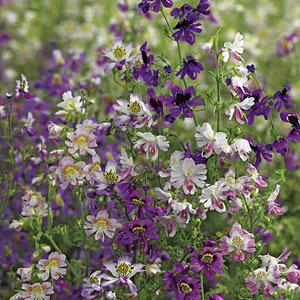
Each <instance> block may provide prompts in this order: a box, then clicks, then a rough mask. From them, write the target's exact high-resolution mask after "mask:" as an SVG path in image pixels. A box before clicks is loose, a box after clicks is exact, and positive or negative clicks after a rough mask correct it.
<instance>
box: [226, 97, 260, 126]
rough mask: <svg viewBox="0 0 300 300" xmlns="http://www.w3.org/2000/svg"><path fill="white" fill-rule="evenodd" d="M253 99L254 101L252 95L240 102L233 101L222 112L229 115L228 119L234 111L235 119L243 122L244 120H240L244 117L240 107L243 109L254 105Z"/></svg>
mask: <svg viewBox="0 0 300 300" xmlns="http://www.w3.org/2000/svg"><path fill="white" fill-rule="evenodd" d="M254 101H255V99H254V97H248V98H246V99H244V100H243V101H242V102H239V103H234V104H232V105H230V107H229V108H228V109H227V110H225V112H224V113H225V115H227V116H229V120H231V119H232V117H233V114H234V112H235V117H236V120H237V121H238V122H239V123H240V124H244V123H245V122H244V121H243V120H242V119H243V117H244V113H243V111H242V109H243V110H244V111H246V110H249V109H250V108H251V107H252V106H253V105H254Z"/></svg>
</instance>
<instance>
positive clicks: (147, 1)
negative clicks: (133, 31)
mask: <svg viewBox="0 0 300 300" xmlns="http://www.w3.org/2000/svg"><path fill="white" fill-rule="evenodd" d="M161 4H162V5H163V6H164V7H166V8H171V7H172V6H173V1H172V0H143V1H142V2H141V3H140V4H139V5H138V8H140V9H142V11H143V13H147V12H148V11H149V10H152V11H154V12H156V13H158V12H159V11H160V5H161Z"/></svg>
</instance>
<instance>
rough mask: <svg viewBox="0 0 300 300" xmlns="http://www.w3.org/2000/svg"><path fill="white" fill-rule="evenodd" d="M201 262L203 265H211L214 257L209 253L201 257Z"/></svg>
mask: <svg viewBox="0 0 300 300" xmlns="http://www.w3.org/2000/svg"><path fill="white" fill-rule="evenodd" d="M201 261H202V262H203V263H205V264H211V263H212V262H213V261H214V256H213V255H212V254H211V253H205V254H204V255H203V256H202V258H201Z"/></svg>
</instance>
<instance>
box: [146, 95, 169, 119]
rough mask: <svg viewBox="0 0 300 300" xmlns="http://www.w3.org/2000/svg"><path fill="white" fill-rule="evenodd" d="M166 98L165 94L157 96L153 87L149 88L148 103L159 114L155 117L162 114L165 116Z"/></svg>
mask: <svg viewBox="0 0 300 300" xmlns="http://www.w3.org/2000/svg"><path fill="white" fill-rule="evenodd" d="M164 99H165V96H159V97H158V98H157V97H156V95H155V92H154V90H153V89H148V90H147V103H148V105H149V107H150V108H152V110H154V111H155V112H156V114H157V115H156V118H155V119H157V118H160V117H161V116H162V117H163V115H164V107H163V102H164Z"/></svg>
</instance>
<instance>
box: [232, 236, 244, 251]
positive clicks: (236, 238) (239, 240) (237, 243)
mask: <svg viewBox="0 0 300 300" xmlns="http://www.w3.org/2000/svg"><path fill="white" fill-rule="evenodd" d="M231 243H232V245H233V246H234V247H236V248H241V247H242V246H243V244H244V240H243V239H242V238H241V237H240V236H234V237H233V238H232V239H231Z"/></svg>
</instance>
